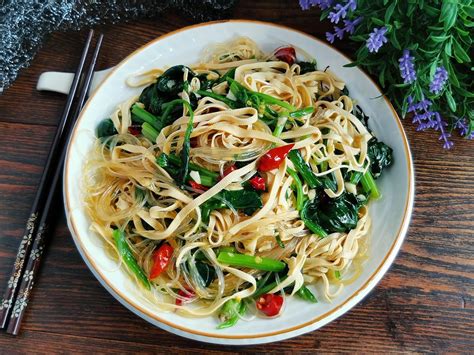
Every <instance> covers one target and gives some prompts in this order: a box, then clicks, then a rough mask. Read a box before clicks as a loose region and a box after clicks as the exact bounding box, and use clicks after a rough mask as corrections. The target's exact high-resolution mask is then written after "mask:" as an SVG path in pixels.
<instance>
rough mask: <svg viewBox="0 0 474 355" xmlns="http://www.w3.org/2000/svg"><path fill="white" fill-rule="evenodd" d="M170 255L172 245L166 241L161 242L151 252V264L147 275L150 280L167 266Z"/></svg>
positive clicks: (171, 253)
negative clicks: (161, 243)
mask: <svg viewBox="0 0 474 355" xmlns="http://www.w3.org/2000/svg"><path fill="white" fill-rule="evenodd" d="M172 255H173V247H172V246H171V245H169V244H168V243H165V244H163V245H162V246H160V247H159V248H158V249H156V250H155V251H154V252H153V255H152V259H153V265H152V267H151V271H150V276H149V277H148V278H149V279H150V280H153V279H156V278H157V277H158V276H160V274H161V273H162V272H163V271H164V270H165V269H166V268H167V267H168V265H169V263H170V260H171V256H172Z"/></svg>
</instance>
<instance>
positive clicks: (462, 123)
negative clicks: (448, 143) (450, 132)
mask: <svg viewBox="0 0 474 355" xmlns="http://www.w3.org/2000/svg"><path fill="white" fill-rule="evenodd" d="M454 128H455V129H457V130H459V134H460V135H461V136H463V137H466V138H467V139H474V131H472V132H471V134H470V135H469V136H468V135H467V133H468V132H469V127H468V123H467V120H466V118H459V119H458V120H457V121H456V122H455V123H454Z"/></svg>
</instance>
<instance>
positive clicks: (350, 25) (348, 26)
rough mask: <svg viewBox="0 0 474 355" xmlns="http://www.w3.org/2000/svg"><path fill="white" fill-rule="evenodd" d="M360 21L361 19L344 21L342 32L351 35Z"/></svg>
mask: <svg viewBox="0 0 474 355" xmlns="http://www.w3.org/2000/svg"><path fill="white" fill-rule="evenodd" d="M361 21H362V17H358V18H356V19H355V20H354V21H351V20H344V30H345V31H346V32H347V33H350V34H353V33H354V31H355V28H356V26H357V25H358V24H359V23H360V22H361Z"/></svg>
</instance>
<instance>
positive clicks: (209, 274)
mask: <svg viewBox="0 0 474 355" xmlns="http://www.w3.org/2000/svg"><path fill="white" fill-rule="evenodd" d="M196 268H197V271H198V273H199V276H200V277H201V279H202V281H203V286H204V287H208V286H209V285H210V284H211V283H212V281H214V279H215V278H216V270H215V269H214V268H213V267H212V266H211V265H209V264H208V263H205V262H203V261H196Z"/></svg>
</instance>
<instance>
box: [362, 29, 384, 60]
mask: <svg viewBox="0 0 474 355" xmlns="http://www.w3.org/2000/svg"><path fill="white" fill-rule="evenodd" d="M385 33H387V28H386V27H385V26H384V27H381V28H374V30H373V32H372V33H371V34H369V39H368V40H367V42H366V46H367V48H368V49H369V52H371V53H373V52H375V53H377V52H378V51H379V49H380V47H382V46H383V45H384V43H387V42H388V39H387V37H385Z"/></svg>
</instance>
